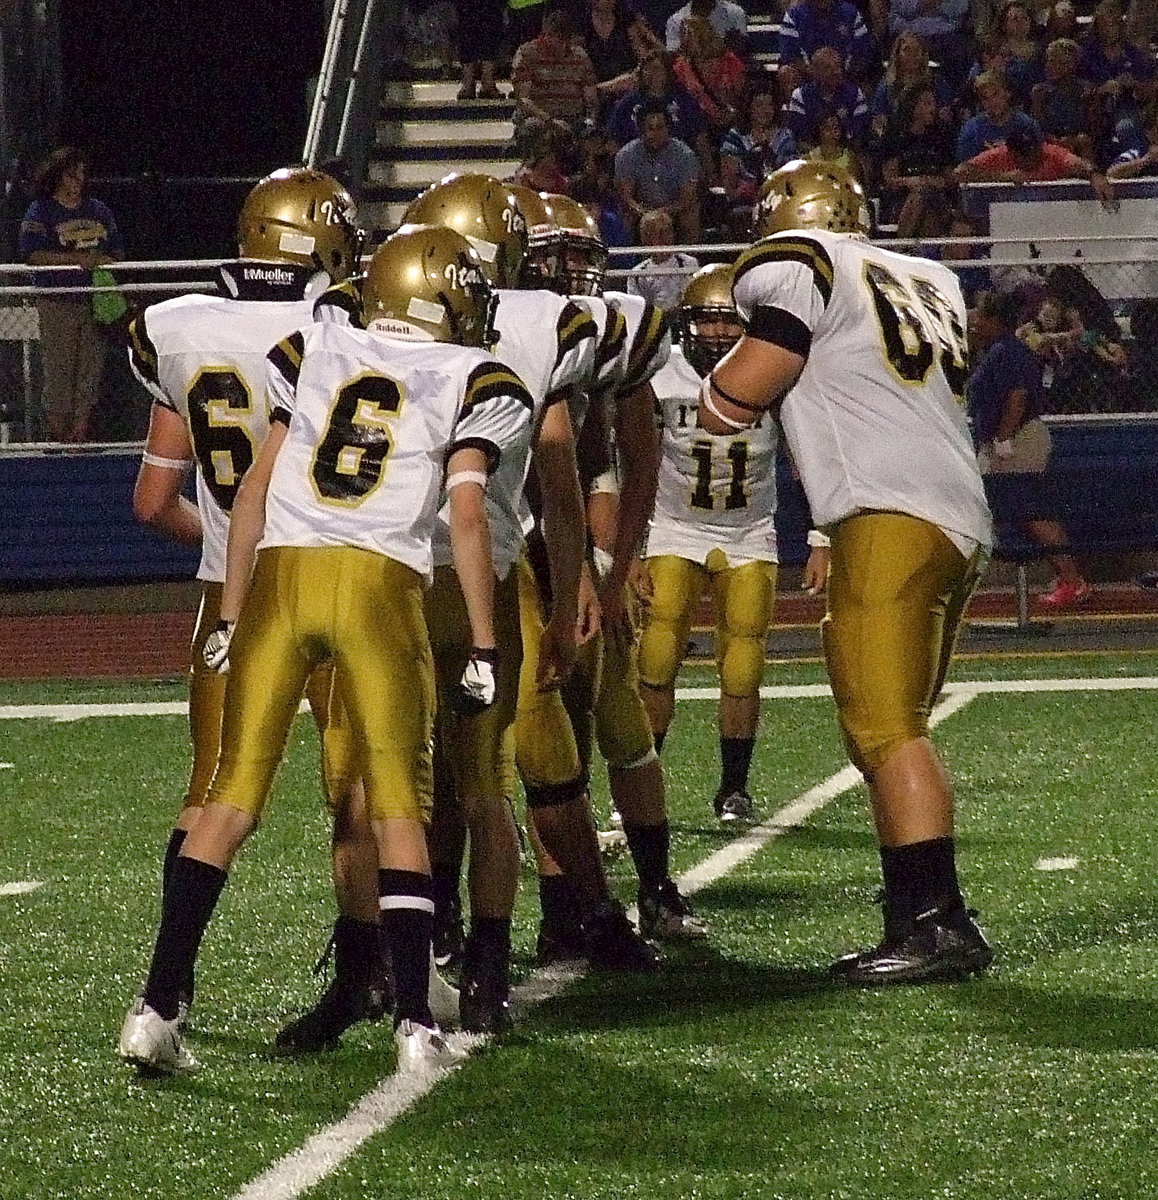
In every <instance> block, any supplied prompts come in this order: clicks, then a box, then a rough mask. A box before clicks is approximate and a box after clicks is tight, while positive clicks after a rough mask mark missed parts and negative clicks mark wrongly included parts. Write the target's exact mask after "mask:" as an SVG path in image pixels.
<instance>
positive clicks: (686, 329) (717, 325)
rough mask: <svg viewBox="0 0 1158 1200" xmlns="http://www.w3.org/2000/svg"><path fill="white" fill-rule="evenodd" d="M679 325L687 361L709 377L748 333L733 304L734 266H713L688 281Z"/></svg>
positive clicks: (698, 272)
mask: <svg viewBox="0 0 1158 1200" xmlns="http://www.w3.org/2000/svg"><path fill="white" fill-rule="evenodd" d="M675 324H676V328H677V329H678V330H679V335H680V345H681V346H682V347H683V352H684V358H686V359H687V360H688V362H689V363H691V365H692V366H693V367H694V368H695V370H696V372H697V373H698V374H700V375H707V373H708V372H709V371H710V370H712V368H713V367H714V366H715V365H716V363H718V362H719V361H720V359H721V358H723V357H724V355H725V354H727V353H728V351H729V350H731V348H732V347H733V346H734V345H735V344H736V343H737V342H738V341H739V340H740V334H741V333H743V331H744V330H743V326H742V325H741V324H740V314H739V313H738V312H736V306H735V305H734V304H733V303H732V268H731V266H729V265H728V264H727V263H711V264H709V265H708V266H706V267H701V268H700V269H699V270H698V271H697V272H696V273H695V274H694V275H693V276H692V277H691V279H689V280H688V285H687V287H686V288H685V289H684V294H683V299H682V300H681V301H680V303H679V307H678V308H677V309H676V312H675Z"/></svg>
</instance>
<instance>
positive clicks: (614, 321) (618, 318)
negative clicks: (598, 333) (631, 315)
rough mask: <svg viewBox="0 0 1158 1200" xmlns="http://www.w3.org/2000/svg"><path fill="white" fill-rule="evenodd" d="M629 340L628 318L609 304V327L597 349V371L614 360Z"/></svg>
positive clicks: (599, 371)
mask: <svg viewBox="0 0 1158 1200" xmlns="http://www.w3.org/2000/svg"><path fill="white" fill-rule="evenodd" d="M626 342H627V318H626V317H625V316H624V315H623V313H621V312H620V311H619V309H617V308H612V307H611V306H610V305H608V308H607V328H606V329H605V330H604V331H603V337H602V338H601V339H600V342H599V345H598V346H597V347H596V350H595V371H596V373H597V374H599V373H601V372H602V371H603V368H604V367H606V366H607V364H608V363H610V362H614V361H615V359H617V358H618V357H619V356H620V355H621V354H622V353H623V347H624V345H625V344H626Z"/></svg>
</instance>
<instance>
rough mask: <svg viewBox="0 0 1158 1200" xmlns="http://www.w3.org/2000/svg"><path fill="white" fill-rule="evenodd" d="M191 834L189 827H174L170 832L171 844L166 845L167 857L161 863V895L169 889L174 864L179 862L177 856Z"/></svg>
mask: <svg viewBox="0 0 1158 1200" xmlns="http://www.w3.org/2000/svg"><path fill="white" fill-rule="evenodd" d="M188 836H189V831H188V830H187V829H174V830H173V832H172V833H171V834H169V844H168V845H167V846H166V847H165V859H164V861H163V862H162V864H161V895H162V896H164V894H165V893H166V892H167V891H168V890H169V880H170V879H172V877H173V866H174V864H175V863H176V862H177V856H178V855H179V854H180V853H181V847H182V846H183V845H185V839H186V838H187V837H188Z"/></svg>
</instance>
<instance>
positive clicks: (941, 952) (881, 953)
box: [829, 908, 993, 987]
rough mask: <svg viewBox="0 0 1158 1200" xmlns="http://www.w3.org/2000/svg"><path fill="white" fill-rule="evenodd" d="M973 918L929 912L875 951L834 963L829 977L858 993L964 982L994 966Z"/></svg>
mask: <svg viewBox="0 0 1158 1200" xmlns="http://www.w3.org/2000/svg"><path fill="white" fill-rule="evenodd" d="M976 915H977V914H976V912H974V911H973V910H972V909H964V908H958V909H955V910H947V909H941V908H934V909H930V910H929V912H926V913H922V914H921V915H920V916H919V917H916V918H915V919H914V920H913V921H911V922H908V923H907V924H906V927H905V928H903V929H899V930H897V931H896V932H894V933H892V934H889V933H886V935H885V938H884V940H883V941H882V942H881V944H880V945H879V946H875V947H874V948H873V949H871V950H861V951H859V952H858V953H856V954H846V955H845V956H844V957H843V958H838V959H837V960H836V962H834V963H833V964H832V966H831V967H830V968H829V973H830V974H831V975H832V976H833V978H835V979H838V980H840V981H841V982H843V983H848V984H853V985H855V986H857V987H889V986H891V985H894V984H904V983H937V982H944V981H951V980H956V979H965V978H967V977H968V976H970V975H975V974H976V973H977V972H979V971H984V970H985V968H986V967H988V966H989V964H990V963H991V962H992V961H993V947H992V946H990V945H989V943H988V942H987V941H986V940H985V935H984V934H983V933H982V932H981V930H980V929H979V928H978V927H977V925H976V924H975V923H974V921H973V918H974V917H975V916H976Z"/></svg>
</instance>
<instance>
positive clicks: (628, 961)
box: [583, 899, 659, 971]
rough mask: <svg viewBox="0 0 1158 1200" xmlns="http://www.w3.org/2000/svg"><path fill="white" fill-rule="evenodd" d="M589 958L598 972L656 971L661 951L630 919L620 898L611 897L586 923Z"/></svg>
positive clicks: (585, 934)
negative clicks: (613, 898)
mask: <svg viewBox="0 0 1158 1200" xmlns="http://www.w3.org/2000/svg"><path fill="white" fill-rule="evenodd" d="M583 934H584V941H585V942H586V958H587V961H588V963H590V965H591V967H592V968H593V969H594V970H597V971H654V970H655V969H656V967H658V966H659V952H658V951H657V950H656V948H655V947H654V946H653V945H652V944H651V943H650V942H649V941H648V940H647V939H646V938H645V937H643V935H642V934H640V933H639V932H638V930H637V929H636V928H635V926H634V925H632V923H631V922H630V921H629V920H628V918H627V912H626V910H625V909H624V907H623V905H622V904H620V903H619V901H618V900H612V899H607V900H604V901H603V903H602V904H600V905H599V906H598V907H596V908H594V909H593V910H592V911H591V912H590V913H589V914H588V915H587V917H586V919H585V920H584V922H583Z"/></svg>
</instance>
